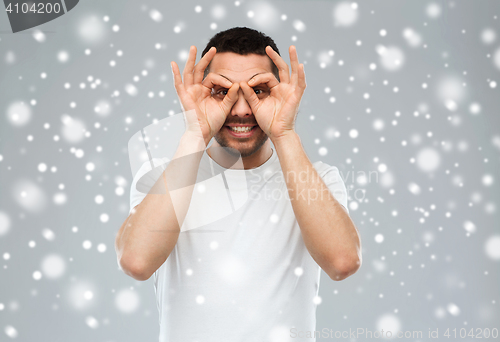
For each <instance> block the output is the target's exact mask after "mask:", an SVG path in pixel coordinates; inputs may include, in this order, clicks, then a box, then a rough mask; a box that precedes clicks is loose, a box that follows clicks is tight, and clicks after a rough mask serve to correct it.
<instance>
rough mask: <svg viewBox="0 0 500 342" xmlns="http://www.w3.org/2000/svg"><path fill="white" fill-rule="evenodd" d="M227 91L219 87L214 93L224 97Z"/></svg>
mask: <svg viewBox="0 0 500 342" xmlns="http://www.w3.org/2000/svg"><path fill="white" fill-rule="evenodd" d="M227 92H228V90H227V89H224V88H221V89H219V90H216V91H215V94H216V95H217V96H221V97H224V96H226V95H227Z"/></svg>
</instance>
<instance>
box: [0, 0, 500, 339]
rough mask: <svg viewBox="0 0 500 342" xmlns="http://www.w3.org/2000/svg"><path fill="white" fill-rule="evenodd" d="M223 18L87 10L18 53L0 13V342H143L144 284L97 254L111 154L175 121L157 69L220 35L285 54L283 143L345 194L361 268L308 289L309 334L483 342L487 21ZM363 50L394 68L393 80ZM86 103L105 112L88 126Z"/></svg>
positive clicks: (452, 7) (184, 9)
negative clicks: (287, 84)
mask: <svg viewBox="0 0 500 342" xmlns="http://www.w3.org/2000/svg"><path fill="white" fill-rule="evenodd" d="M237 3H238V2H234V1H217V2H210V3H208V2H207V3H201V2H198V1H197V2H193V1H183V2H180V1H176V2H172V1H169V2H167V1H152V0H151V1H143V2H137V1H124V0H120V1H118V0H108V1H90V0H88V1H83V2H80V4H78V5H77V7H75V8H74V9H73V10H72V11H71V12H69V13H67V14H66V15H64V16H62V17H60V18H58V19H56V20H54V21H52V22H49V23H46V24H44V25H42V26H39V27H37V28H34V29H31V30H28V31H24V32H21V33H18V34H12V33H9V30H10V27H9V23H8V20H7V15H6V13H5V12H2V13H1V14H0V31H1V34H0V58H1V59H0V75H1V76H0V110H1V113H2V115H1V117H0V148H1V151H0V155H1V157H0V160H1V161H0V194H1V195H0V252H1V254H0V257H1V264H2V267H1V269H0V329H1V331H0V336H1V338H0V340H2V341H4V340H10V339H11V338H12V339H14V340H18V341H106V342H111V341H120V342H122V341H156V340H157V338H158V332H159V327H158V312H157V307H156V303H155V296H154V289H153V278H151V279H149V280H147V281H145V282H139V281H135V280H134V279H132V278H130V277H128V276H126V275H125V274H123V273H122V271H120V270H119V269H118V266H117V262H116V256H115V251H114V238H115V234H116V233H117V231H118V229H119V227H120V225H121V223H122V222H123V220H124V219H125V218H126V216H127V213H128V210H129V197H128V195H129V191H130V183H131V180H132V174H131V170H130V164H129V159H128V152H127V143H128V140H129V139H130V138H131V136H132V135H133V134H134V133H136V132H137V131H138V130H140V129H141V128H143V127H145V126H147V125H149V124H151V123H152V122H153V120H154V119H158V120H160V119H163V118H165V117H167V116H168V115H169V114H170V115H172V114H175V113H178V112H179V111H180V106H179V104H178V102H177V101H176V99H177V97H176V94H175V90H174V87H173V84H172V76H171V70H170V66H169V63H170V61H171V60H176V61H177V62H178V64H179V65H180V66H181V68H183V66H184V60H183V56H185V54H186V53H187V51H188V49H189V46H190V45H196V46H197V48H198V52H199V53H198V58H199V55H200V53H201V51H202V50H203V48H204V47H205V44H206V43H207V42H208V39H209V38H210V37H211V36H212V35H214V34H215V33H216V32H219V31H220V30H223V29H227V28H230V27H233V26H249V27H252V28H256V29H259V30H262V31H263V32H265V33H267V34H268V35H270V36H271V37H273V38H274V40H275V42H276V43H277V45H278V47H279V48H280V52H281V55H282V56H283V57H284V58H285V60H286V61H287V62H289V59H288V46H289V45H291V44H294V45H296V46H297V50H298V55H299V60H300V61H302V62H303V63H305V72H306V78H307V84H308V87H307V89H306V92H305V94H304V97H303V100H302V103H301V110H300V112H299V116H298V119H297V131H298V132H299V134H300V136H301V139H302V143H303V145H304V147H305V149H306V151H307V153H308V155H309V157H310V159H311V160H312V161H316V160H323V161H324V162H326V163H328V164H330V165H335V166H337V167H338V168H339V170H340V171H341V172H342V175H343V176H344V181H345V183H346V185H347V187H348V189H349V195H350V198H349V206H350V214H351V217H352V219H353V221H354V222H355V224H356V225H357V227H358V229H359V231H360V234H361V238H362V247H363V265H362V267H361V269H360V270H359V271H358V272H357V273H356V274H355V275H353V276H351V277H349V278H347V279H346V280H344V281H342V282H333V281H331V280H330V279H329V278H328V277H327V276H326V274H324V273H323V274H322V278H321V287H320V297H321V298H322V302H321V304H319V305H318V309H317V329H318V330H320V329H323V328H328V329H333V330H334V331H341V332H342V331H348V330H349V328H352V329H356V328H365V329H368V330H371V331H375V330H379V329H381V328H384V329H385V330H387V329H389V328H391V329H396V328H398V329H401V330H403V331H422V332H423V333H424V337H423V338H421V339H418V338H408V339H405V340H411V341H427V340H430V338H428V337H427V332H428V330H429V329H432V330H435V329H436V328H439V334H440V337H441V338H442V334H443V333H444V331H445V329H447V328H450V329H455V328H456V329H457V331H459V329H461V328H466V329H467V333H469V331H470V329H472V328H474V329H476V328H481V329H484V328H490V329H492V328H497V329H499V328H500V326H499V325H498V322H499V321H500V320H499V318H500V313H499V304H500V303H499V298H498V294H499V292H498V289H499V267H498V265H499V260H498V249H499V248H500V247H499V246H498V239H499V238H498V236H499V234H500V232H499V224H498V222H499V213H498V204H499V191H498V181H499V179H498V175H499V172H498V171H499V150H500V142H499V141H500V131H499V128H500V125H499V123H500V119H499V118H500V115H499V114H500V113H499V109H500V96H499V95H498V91H499V88H500V85H497V86H496V87H494V84H492V83H491V82H492V81H496V82H497V83H498V82H500V74H499V72H500V60H499V59H500V56H499V54H500V52H499V49H500V25H499V22H500V20H499V18H498V17H499V16H500V2H498V1H497V0H488V1H487V0H481V1H472V0H469V1H416V0H415V1H401V0H400V1H373V0H370V1H358V2H357V4H358V8H357V9H356V12H357V15H358V17H357V19H356V20H355V21H354V22H351V23H350V25H347V26H342V25H340V24H339V22H338V21H336V19H335V16H334V12H335V9H336V6H337V5H338V4H339V2H336V1H321V2H320V1H317V2H313V1H307V2H306V1H287V2H271V1H267V2H252V1H240V2H239V5H236V4H237ZM432 4H434V5H432ZM198 5H200V6H201V12H197V11H196V10H195V7H196V6H198ZM429 5H431V7H430V9H429V7H428V6H429ZM432 6H434V8H436V6H438V7H439V9H440V10H439V11H436V10H434V11H433V10H432V8H433V7H432ZM153 9H154V10H157V11H158V12H160V13H161V14H162V20H161V21H157V20H158V15H156V16H155V15H153V16H151V15H150V13H151V10H153ZM249 11H253V12H254V16H253V18H250V17H249V16H248V12H249ZM438 12H439V13H438ZM436 13H438V14H439V15H436ZM283 14H285V15H286V20H283V19H282V17H281V16H282V15H283ZM105 16H108V17H109V20H108V21H105V20H104V19H103V18H104V17H105ZM152 17H153V18H156V19H157V20H154V19H152ZM93 18H95V19H93ZM343 18H344V19H345V18H347V16H346V15H344V16H343ZM296 20H300V21H301V22H302V23H303V24H304V25H305V27H302V28H301V26H300V25H296V24H295V25H294V22H295V21H296ZM213 23H215V24H216V25H217V26H216V28H215V29H212V28H211V24H213ZM113 25H118V26H119V30H118V31H117V32H115V31H114V30H113ZM175 27H178V29H177V31H179V32H176V29H175ZM297 28H299V29H297ZM304 28H305V29H304ZM408 28H410V29H412V30H413V32H414V33H415V34H418V35H419V36H420V43H419V42H418V39H417V41H416V43H411V42H412V41H413V42H414V41H415V39H413V40H410V41H409V40H408V39H407V38H405V35H404V32H405V29H408ZM383 29H385V30H386V32H387V34H386V35H385V36H384V35H381V34H380V31H381V30H383ZM485 30H486V31H485ZM37 31H42V33H37ZM406 32H408V31H406ZM489 32H490V33H489ZM491 32H493V33H491ZM294 37H295V38H294ZM413 37H414V38H415V35H414V36H413ZM357 41H359V42H361V44H360V45H358V44H356V42H357ZM156 44H158V45H157V47H159V48H157V47H156V46H155V45H156ZM381 46H385V47H386V48H388V49H389V51H393V50H390V48H392V47H395V48H397V49H399V51H401V52H402V54H403V56H404V59H403V62H402V63H400V65H399V67H398V68H396V70H393V69H394V68H391V67H390V66H389V67H387V66H384V65H386V64H384V63H386V62H387V61H389V62H390V63H391V62H392V63H393V64H392V65H395V64H394V59H398V58H399V57H397V56H396V57H394V55H392V54H391V53H389V54H387V53H386V54H385V55H384V54H383V55H380V54H379V52H380V47H381ZM86 49H89V50H90V54H86V53H85V50H86ZM119 50H121V51H122V52H123V53H122V56H118V55H117V52H118V51H119ZM330 50H331V51H333V52H334V53H333V56H329V55H328V51H330ZM61 51H64V52H66V54H67V56H68V57H69V58H68V59H67V60H65V59H64V58H60V56H61V55H60V52H61ZM377 51H379V52H377ZM63 55H64V54H63ZM325 56H326V57H325ZM495 56H496V57H495ZM495 58H496V64H495ZM111 61H115V63H116V64H115V66H111V65H110V62H111ZM341 61H342V62H341ZM321 62H323V63H325V64H324V65H321ZM372 63H373V64H374V65H375V66H376V69H375V70H371V69H370V64H372ZM144 71H146V72H147V74H146V73H144V74H146V75H144V74H143V72H144ZM42 73H46V77H45V78H42V77H41V75H42ZM89 76H91V77H92V78H89ZM134 76H137V77H138V79H136V80H134ZM350 77H352V79H351V78H350ZM97 79H99V80H100V82H98V83H99V84H97V83H96V80H97ZM65 83H69V84H70V85H71V87H70V88H69V89H66V88H65V87H64V84H65ZM424 83H425V84H426V85H427V87H426V88H424V87H423V84H424ZM81 84H84V85H85V88H83V89H82V88H81V87H80V85H81ZM92 84H93V85H94V86H93V87H92ZM132 84H133V85H134V86H135V89H136V94H135V95H131V94H134V92H130V91H129V92H127V89H130V86H127V85H132ZM395 87H397V88H398V91H397V92H395V91H394V88H395ZM326 88H329V92H327V91H326ZM161 92H163V93H161ZM150 93H151V94H152V95H153V96H152V97H151V96H150V95H149V94H150ZM162 94H163V95H164V96H161V95H162ZM365 94H369V98H365ZM332 97H333V98H334V99H335V101H334V102H331V100H330V99H331V98H332ZM33 100H35V101H36V102H34V101H33ZM450 100H451V101H453V103H454V105H453V103H452V104H451V105H450V103H451V102H450ZM19 101H24V103H25V106H24V107H21V109H19V105H18V103H19ZM102 101H104V102H102ZM72 103H74V104H75V105H73V106H72V105H71V104H72ZM99 103H101V104H99ZM102 103H107V104H108V105H109V109H110V110H109V113H107V112H106V111H105V110H100V111H99V112H96V110H95V108H96V106H98V107H99V106H100V107H99V108H101V109H105V105H102ZM477 108H480V110H479V111H478V110H475V109H477ZM27 111H29V112H30V113H31V115H30V116H29V115H28V114H27ZM398 112H399V114H398ZM13 113H17V114H18V115H19V117H18V120H17V121H13V118H14V117H13V115H14V114H13ZM68 116H69V117H71V118H72V119H73V121H71V122H69V123H68ZM127 118H129V119H128V120H127ZM46 123H48V124H49V125H50V126H44V125H45V124H46ZM45 127H48V128H45ZM82 129H84V130H85V131H87V132H89V133H87V135H88V136H85V135H82ZM353 129H355V130H357V132H358V136H357V137H355V138H353V137H352V136H351V135H350V132H351V130H353ZM429 132H430V133H429ZM56 136H57V137H58V138H54V137H56ZM98 147H100V148H98ZM322 148H326V154H325V153H324V151H325V150H324V149H322ZM82 152H83V155H82ZM41 163H44V164H45V165H46V166H47V170H46V171H45V172H41V171H40V169H41V170H43V167H39V165H40V164H41ZM88 163H93V165H94V168H93V169H92V167H91V166H90V165H89V167H87V165H88ZM381 164H383V165H381ZM53 167H55V169H54V168H53ZM370 171H371V172H372V178H371V179H369V181H368V182H365V183H363V182H362V179H359V178H358V177H357V176H358V175H360V174H363V173H365V174H368V172H370ZM353 174H354V175H356V177H353ZM375 174H376V175H377V176H378V179H377V178H376V177H375ZM411 184H415V185H418V187H419V189H420V191H415V190H413V189H415V188H416V186H415V185H411ZM410 190H412V191H410ZM362 191H364V195H363V192H362ZM23 192H24V193H23ZM23 194H24V197H23ZM356 194H357V195H356ZM98 195H101V196H102V198H103V199H104V201H103V202H102V203H100V204H98V203H96V200H95V198H96V196H98ZM356 196H357V197H356ZM98 202H99V201H98ZM102 214H107V215H108V218H109V219H108V220H106V219H105V217H103V215H102ZM74 227H77V229H75V228H74ZM378 234H381V235H380V236H383V238H384V239H383V241H382V242H380V240H377V238H376V236H377V235H378ZM377 241H379V242H377ZM495 241H497V242H496V245H495ZM89 243H90V244H91V246H90V247H89ZM100 244H102V245H100ZM99 246H100V247H99ZM488 246H489V247H488ZM85 247H89V248H85ZM103 247H105V248H103ZM488 248H490V249H493V251H490V252H488ZM104 249H105V250H104ZM474 332H475V333H477V332H479V331H476V330H474ZM9 336H10V337H9ZM452 336H453V335H452ZM221 340H222V339H221ZM324 340H327V339H324ZM337 340H346V341H347V340H348V341H355V340H359V341H361V340H367V338H365V337H360V338H358V339H350V338H345V339H342V338H340V339H337ZM449 340H452V341H453V340H460V341H473V340H475V339H472V338H471V337H466V338H463V339H458V338H457V339H455V338H453V337H451V338H450V339H449ZM490 340H494V339H492V338H490ZM497 340H498V339H497Z"/></svg>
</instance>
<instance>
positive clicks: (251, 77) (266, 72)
mask: <svg viewBox="0 0 500 342" xmlns="http://www.w3.org/2000/svg"><path fill="white" fill-rule="evenodd" d="M265 73H267V71H263V72H258V73H256V74H255V75H253V76H252V77H250V78H249V79H248V81H250V80H251V79H252V78H254V77H255V76H257V75H260V74H265ZM219 75H221V76H222V77H224V78H225V79H226V80H228V81H229V82H231V83H234V82H233V81H231V80H230V79H229V78H227V77H226V76H224V75H222V74H219ZM248 81H247V82H248Z"/></svg>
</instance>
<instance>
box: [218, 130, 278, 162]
mask: <svg viewBox="0 0 500 342" xmlns="http://www.w3.org/2000/svg"><path fill="white" fill-rule="evenodd" d="M255 129H256V130H258V131H257V132H255V133H254V135H253V136H252V137H250V138H246V139H238V138H234V137H232V136H231V135H229V132H227V128H226V127H225V126H222V128H221V130H220V131H219V132H217V134H216V135H215V136H214V138H215V141H217V143H218V144H219V145H220V146H221V147H223V148H224V150H225V151H227V152H228V153H230V154H238V153H239V155H241V157H242V158H245V157H248V156H251V155H252V154H254V153H255V152H257V151H258V150H259V149H260V148H261V147H262V145H264V143H265V142H266V141H267V139H268V138H269V137H268V136H267V134H266V133H264V131H263V130H262V129H260V127H258V126H257V127H256V128H255ZM236 151H237V152H236Z"/></svg>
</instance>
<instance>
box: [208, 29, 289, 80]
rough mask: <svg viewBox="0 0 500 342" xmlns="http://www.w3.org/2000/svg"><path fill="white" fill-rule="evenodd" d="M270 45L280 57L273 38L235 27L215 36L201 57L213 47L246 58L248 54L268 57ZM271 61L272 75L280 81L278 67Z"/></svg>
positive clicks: (252, 30)
mask: <svg viewBox="0 0 500 342" xmlns="http://www.w3.org/2000/svg"><path fill="white" fill-rule="evenodd" d="M268 45H269V46H271V47H272V48H273V50H274V51H276V52H277V53H278V55H280V51H279V50H278V47H277V46H276V44H275V43H274V40H273V39H272V38H271V37H269V36H267V35H265V34H264V33H262V32H259V31H256V30H254V29H251V28H248V27H233V28H230V29H228V30H225V31H221V32H219V33H217V34H216V35H215V36H213V37H212V38H211V39H210V41H209V42H208V44H207V46H206V47H205V50H203V52H202V54H201V57H203V56H205V54H206V53H207V52H208V50H210V48H211V47H212V46H215V48H216V49H217V53H220V52H234V53H237V54H239V55H244V56H246V55H248V54H256V55H261V56H267V53H266V46H268ZM280 56H281V55H280ZM268 58H269V57H268ZM269 61H270V62H271V68H272V73H273V75H274V76H275V77H276V79H277V80H278V81H279V80H280V78H279V70H278V67H277V66H276V65H275V64H274V62H273V60H272V59H271V58H269ZM209 68H210V64H208V66H207V68H206V69H205V74H204V75H203V79H205V77H207V75H208V73H209Z"/></svg>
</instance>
